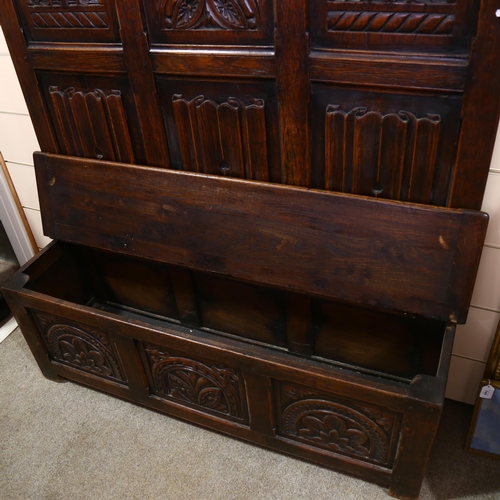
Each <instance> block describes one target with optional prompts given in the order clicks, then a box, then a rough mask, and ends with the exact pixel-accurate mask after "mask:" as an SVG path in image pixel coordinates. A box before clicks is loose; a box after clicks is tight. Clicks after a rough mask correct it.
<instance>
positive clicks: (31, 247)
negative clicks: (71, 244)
mask: <svg viewBox="0 0 500 500" xmlns="http://www.w3.org/2000/svg"><path fill="white" fill-rule="evenodd" d="M0 221H1V222H2V224H3V227H4V229H5V232H6V233H7V236H8V238H9V241H10V244H11V245H12V249H13V250H14V253H15V254H16V258H17V260H18V262H19V264H20V265H21V266H22V265H23V264H25V263H26V262H27V261H28V260H29V259H31V257H33V255H35V253H36V252H37V251H38V248H37V247H36V243H35V239H34V238H33V234H32V233H31V229H30V227H29V225H28V222H27V220H26V216H25V215H24V212H23V209H22V207H21V204H20V202H19V198H18V196H17V193H16V191H15V189H14V186H13V184H12V180H11V179H10V176H9V172H8V170H7V167H6V165H5V161H4V159H3V157H2V154H1V153H0ZM16 327H17V323H16V320H15V319H14V318H10V319H9V320H7V321H6V322H4V323H3V324H1V325H0V342H2V341H3V340H4V339H6V338H7V337H8V336H9V335H10V334H11V333H12V332H13V331H14V330H15V328H16Z"/></svg>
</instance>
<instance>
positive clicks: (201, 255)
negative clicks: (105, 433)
mask: <svg viewBox="0 0 500 500" xmlns="http://www.w3.org/2000/svg"><path fill="white" fill-rule="evenodd" d="M496 7H497V5H496V4H495V2H494V0H477V1H476V0H451V1H448V0H418V1H417V0H409V1H406V0H405V1H399V0H396V1H390V2H389V1H385V0H372V1H340V0H287V1H285V0H158V1H147V0H0V22H1V24H2V29H3V31H4V33H5V37H6V40H7V43H8V45H9V48H10V50H11V53H12V59H13V61H14V64H15V66H16V70H17V73H18V76H19V79H20V81H21V85H22V88H23V91H24V95H25V97H26V100H27V105H28V108H29V111H30V115H31V117H32V119H33V123H34V126H35V130H36V133H37V137H38V140H39V143H40V147H41V149H42V153H37V154H36V155H35V169H36V174H37V182H38V188H39V192H40V198H41V211H42V217H43V223H44V229H45V232H46V234H48V235H49V236H51V237H53V238H55V239H56V240H62V241H57V242H55V243H54V244H52V245H51V246H50V247H49V248H48V249H46V250H45V251H44V252H43V253H42V254H41V255H40V256H39V257H38V258H37V259H36V260H34V261H33V262H31V263H30V264H29V265H27V266H25V267H24V268H23V269H22V270H21V271H20V272H19V273H18V274H17V275H16V276H15V277H14V278H13V279H12V280H11V281H10V282H9V283H8V284H7V285H6V286H5V287H4V289H3V293H4V295H5V297H6V298H7V300H8V301H9V304H10V307H11V309H12V310H13V312H14V313H15V315H16V318H17V320H18V322H19V324H20V326H21V328H22V331H23V334H24V335H25V338H26V340H27V342H28V344H29V346H30V348H31V350H32V352H33V355H34V356H35V358H36V360H37V362H38V364H39V366H40V368H41V370H42V372H43V373H44V375H45V376H47V377H48V378H50V379H52V380H57V381H60V380H62V379H70V380H75V381H77V382H79V383H83V384H86V385H88V386H90V387H94V388H96V389H99V390H101V391H104V392H107V393H109V394H112V395H115V396H118V397H122V398H125V399H127V400H130V401H133V402H136V403H138V404H141V405H143V406H146V407H150V408H153V409H155V410H159V411H162V412H164V413H167V414H170V415H174V416H177V417H180V418H183V419H186V420H188V421H191V422H194V423H196V424H200V425H204V426H206V427H208V428H211V429H214V430H217V431H220V432H223V433H226V434H228V435H231V436H236V437H239V438H243V439H246V440H248V441H250V442H253V443H256V444H258V445H262V446H268V447H270V448H272V449H275V450H278V451H281V452H284V453H290V454H292V455H294V456H298V457H301V458H304V459H307V460H312V461H314V462H316V463H319V464H323V465H326V466H329V467H334V468H338V469H340V470H345V471H347V472H349V473H354V474H358V475H361V476H362V477H364V478H366V479H369V480H374V481H377V482H380V483H383V484H386V485H388V486H389V487H390V489H389V493H390V494H391V495H393V496H396V497H399V498H405V499H409V498H417V497H418V495H419V491H420V487H421V483H422V479H423V475H424V472H425V467H426V464H427V461H428V458H429V453H430V450H431V446H432V442H433V439H434V436H435V433H436V430H437V425H438V422H439V417H440V413H441V409H442V404H443V400H444V389H445V385H446V379H447V373H448V368H449V363H450V357H451V350H452V345H453V336H454V331H455V326H456V323H457V322H464V321H465V319H466V316H467V308H468V305H469V302H470V298H471V294H472V288H473V284H474V279H475V274H476V271H477V266H478V262H479V257H480V253H481V247H482V243H483V240H484V235H485V231H486V223H487V216H485V214H481V213H479V212H477V211H476V210H477V209H479V207H480V206H481V200H482V196H483V191H484V186H485V183H486V177H487V173H488V167H489V161H490V157H491V153H492V150H493V143H494V139H495V130H496V126H497V122H498V116H499V111H500V101H499V100H498V99H497V96H496V95H495V92H496V91H497V89H496V82H497V81H499V78H500V64H499V54H500V43H499V40H500V30H499V29H498V23H499V22H500V20H499V19H498V18H497V17H496V15H495V12H496Z"/></svg>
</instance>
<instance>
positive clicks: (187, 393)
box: [145, 345, 243, 419]
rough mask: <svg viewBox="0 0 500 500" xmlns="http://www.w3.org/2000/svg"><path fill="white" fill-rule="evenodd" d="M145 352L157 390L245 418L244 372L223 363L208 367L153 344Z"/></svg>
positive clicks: (235, 416)
mask: <svg viewBox="0 0 500 500" xmlns="http://www.w3.org/2000/svg"><path fill="white" fill-rule="evenodd" d="M145 352H146V357H147V359H148V362H149V365H150V368H151V376H152V380H153V385H154V390H155V392H156V393H158V394H159V395H163V396H166V397H167V398H169V399H173V400H175V401H178V402H181V403H189V404H191V405H193V406H196V407H199V408H202V409H204V410H209V411H211V412H216V413H222V414H224V415H228V416H231V417H234V418H236V419H242V418H243V408H242V399H241V395H240V389H239V380H240V375H239V374H238V372H237V371H236V370H235V369H233V368H230V367H228V366H225V365H220V364H219V365H215V364H211V365H210V366H208V365H206V364H204V363H201V362H200V361H196V360H194V359H190V358H187V357H184V356H178V355H171V353H169V352H167V351H166V350H165V349H163V348H159V347H154V346H152V345H146V346H145Z"/></svg>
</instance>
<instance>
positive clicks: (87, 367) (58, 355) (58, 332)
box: [32, 310, 125, 383]
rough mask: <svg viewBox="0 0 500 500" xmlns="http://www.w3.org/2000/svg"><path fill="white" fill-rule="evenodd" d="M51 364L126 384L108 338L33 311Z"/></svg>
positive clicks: (89, 329) (104, 334)
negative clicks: (59, 364)
mask: <svg viewBox="0 0 500 500" xmlns="http://www.w3.org/2000/svg"><path fill="white" fill-rule="evenodd" d="M32 314H33V317H34V318H35V320H36V322H37V324H38V326H39V328H40V331H41V332H42V335H43V337H44V339H45V341H46V343H47V347H48V349H49V352H50V354H51V356H52V357H53V358H54V360H56V361H59V362H61V363H63V364H67V365H69V366H72V367H74V368H77V369H79V370H82V371H84V372H88V373H91V374H92V375H97V376H99V377H102V378H106V379H110V380H113V381H119V382H122V383H123V382H125V378H124V376H123V374H122V370H121V368H120V365H119V363H118V358H117V355H116V352H115V350H114V347H113V345H112V343H111V341H110V339H109V337H108V335H107V334H106V333H104V332H102V331H100V330H98V329H96V328H92V327H89V326H84V325H78V326H76V325H73V324H69V322H68V320H67V319H63V318H59V317H57V316H54V315H52V314H48V313H45V312H40V311H35V310H33V311H32Z"/></svg>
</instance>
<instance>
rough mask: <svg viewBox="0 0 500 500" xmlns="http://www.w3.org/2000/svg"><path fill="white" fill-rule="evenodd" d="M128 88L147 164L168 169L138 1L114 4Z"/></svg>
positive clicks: (154, 84) (161, 118) (130, 0)
mask: <svg viewBox="0 0 500 500" xmlns="http://www.w3.org/2000/svg"><path fill="white" fill-rule="evenodd" d="M116 11H117V13H118V19H119V22H120V36H121V39H122V44H123V52H124V54H125V65H126V66H127V70H128V77H129V81H130V86H131V88H132V90H133V92H134V99H135V103H136V105H137V114H138V117H139V122H140V124H141V132H142V138H143V142H144V151H145V153H146V161H147V163H148V165H154V166H156V167H165V168H169V167H170V157H169V152H168V143H167V135H166V131H165V127H164V124H163V116H162V114H161V109H160V106H159V102H158V94H157V91H156V83H155V80H154V75H153V68H152V64H151V59H150V57H149V43H148V37H147V34H146V33H145V32H144V26H143V22H142V15H141V6H140V4H139V2H138V0H127V1H126V2H125V1H122V2H116Z"/></svg>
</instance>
